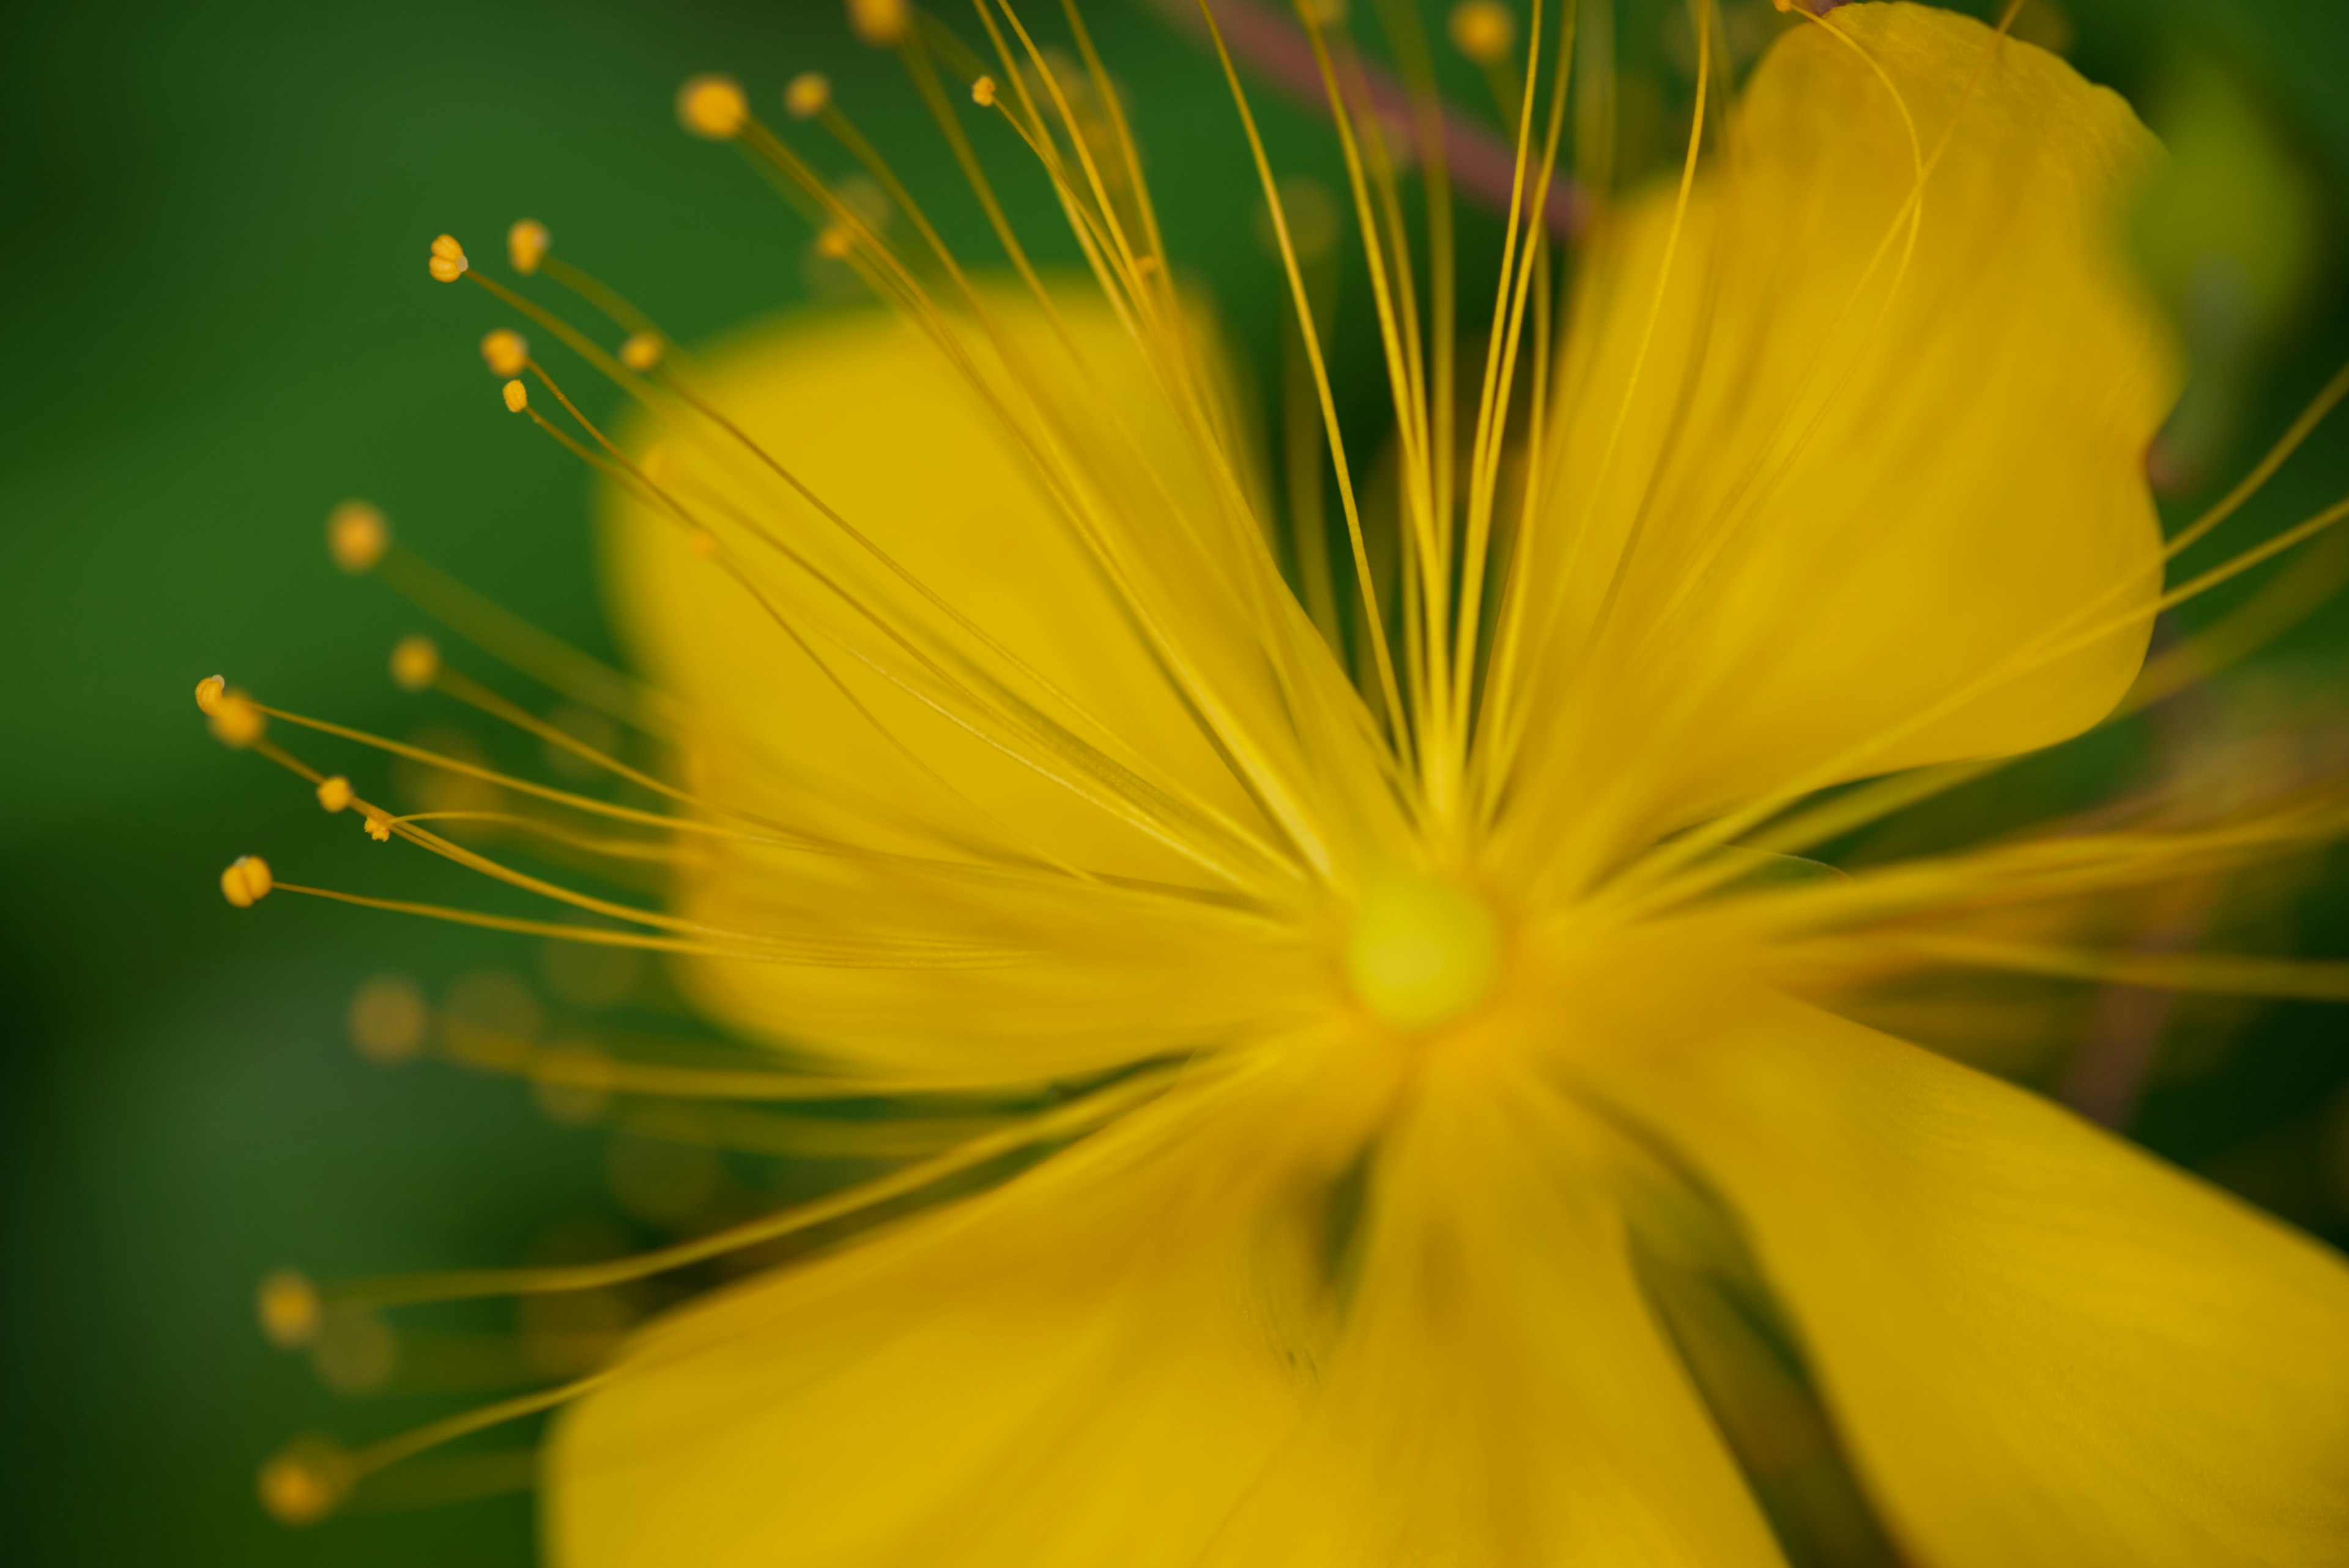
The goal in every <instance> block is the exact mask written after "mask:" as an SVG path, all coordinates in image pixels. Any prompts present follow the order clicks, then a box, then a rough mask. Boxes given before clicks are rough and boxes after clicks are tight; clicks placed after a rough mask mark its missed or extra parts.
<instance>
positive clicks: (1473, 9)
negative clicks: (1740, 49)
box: [1445, 0, 1785, 69]
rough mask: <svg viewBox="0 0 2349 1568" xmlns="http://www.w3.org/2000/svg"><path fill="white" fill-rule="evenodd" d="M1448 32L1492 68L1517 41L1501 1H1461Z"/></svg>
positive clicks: (1459, 47) (1467, 53)
mask: <svg viewBox="0 0 2349 1568" xmlns="http://www.w3.org/2000/svg"><path fill="white" fill-rule="evenodd" d="M1784 8H1785V7H1784V6H1783V5H1782V6H1781V7H1780V9H1782V10H1783V9H1784ZM1445 31H1446V32H1447V33H1448V34H1449V35H1450V36H1451V39H1452V47H1454V48H1455V49H1457V50H1459V51H1460V52H1461V54H1463V55H1464V56H1465V57H1467V58H1469V59H1470V60H1472V61H1474V62H1475V63H1476V64H1477V65H1480V66H1483V67H1486V68H1487V69H1489V68H1491V67H1495V66H1497V65H1500V64H1502V63H1504V62H1505V61H1506V60H1507V59H1508V57H1509V51H1510V49H1511V48H1512V47H1515V45H1516V41H1517V19H1516V17H1515V16H1511V15H1510V14H1509V10H1508V7H1507V6H1506V5H1501V4H1499V0H1460V4H1459V5H1454V7H1452V15H1451V16H1450V17H1449V18H1448V20H1447V21H1446V24H1445Z"/></svg>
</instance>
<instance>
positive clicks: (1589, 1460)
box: [1206, 1066, 1784, 1568]
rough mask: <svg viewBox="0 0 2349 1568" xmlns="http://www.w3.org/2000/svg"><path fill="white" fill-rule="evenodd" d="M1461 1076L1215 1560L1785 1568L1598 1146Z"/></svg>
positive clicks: (1422, 1142)
mask: <svg viewBox="0 0 2349 1568" xmlns="http://www.w3.org/2000/svg"><path fill="white" fill-rule="evenodd" d="M1461 1076H1462V1075H1458V1074H1449V1073H1446V1072H1444V1069H1443V1068H1442V1067H1440V1066H1439V1067H1437V1068H1436V1069H1435V1070H1434V1071H1433V1073H1432V1074H1431V1077H1432V1078H1433V1079H1436V1080H1439V1081H1435V1082H1428V1083H1423V1084H1422V1085H1419V1086H1418V1089H1419V1097H1418V1099H1417V1101H1416V1102H1415V1104H1414V1105H1413V1107H1412V1109H1411V1111H1410V1112H1409V1114H1408V1115H1406V1116H1403V1117H1402V1119H1401V1120H1400V1122H1399V1124H1398V1125H1397V1126H1396V1127H1395V1128H1394V1129H1393V1130H1392V1132H1391V1133H1390V1134H1389V1135H1388V1137H1386V1138H1385V1139H1384V1140H1383V1142H1382V1143H1381V1145H1380V1147H1379V1154H1378V1158H1377V1162H1376V1164H1375V1166H1374V1167H1373V1168H1371V1176H1370V1181H1369V1198H1368V1199H1367V1209H1366V1212H1365V1218H1364V1220H1363V1222H1362V1223H1363V1229H1364V1234H1363V1236H1362V1238H1361V1242H1360V1245H1361V1249H1362V1257H1361V1263H1360V1265H1359V1267H1360V1274H1359V1279H1358V1281H1357V1282H1356V1283H1355V1284H1354V1286H1353V1289H1352V1292H1351V1294H1350V1301H1349V1308H1348V1315H1347V1319H1346V1326H1345V1331H1344V1334H1343V1335H1342V1337H1341V1338H1340V1340H1339V1341H1338V1343H1337V1344H1336V1345H1335V1346H1334V1347H1333V1349H1332V1350H1331V1352H1330V1357H1329V1359H1328V1361H1327V1362H1326V1363H1325V1365H1324V1366H1322V1367H1321V1368H1320V1371H1319V1380H1318V1386H1317V1395H1316V1398H1315V1402H1314V1405H1313V1407H1312V1411H1311V1414H1310V1416H1309V1418H1308V1420H1307V1421H1306V1422H1305V1423H1304V1424H1303V1425H1302V1426H1301V1427H1300V1428H1299V1433H1298V1435H1297V1437H1296V1438H1294V1439H1293V1440H1292V1441H1291V1442H1290V1443H1288V1445H1287V1446H1286V1448H1285V1449H1283V1451H1282V1453H1281V1456H1280V1458H1279V1460H1278V1463H1277V1464H1276V1465H1275V1466H1273V1467H1272V1468H1271V1469H1270V1471H1269V1473H1268V1475H1267V1477H1266V1479H1265V1480H1264V1481H1263V1482H1262V1483H1261V1484H1260V1485H1259V1486H1258V1487H1257V1490H1255V1491H1254V1493H1252V1494H1251V1496H1250V1497H1249V1499H1248V1501H1247V1506H1246V1507H1245V1508H1244V1509H1243V1510H1241V1511H1239V1512H1238V1513H1237V1515H1236V1517H1235V1518H1234V1519H1233V1521H1232V1522H1231V1523H1230V1524H1229V1525H1228V1526H1227V1527H1226V1531H1225V1532H1224V1534H1223V1536H1222V1537H1221V1538H1220V1539H1219V1541H1218V1548H1219V1549H1218V1551H1217V1552H1215V1553H1213V1554H1211V1555H1210V1556H1208V1557H1207V1558H1206V1563H1209V1564H1214V1565H1216V1568H1240V1565H1245V1568H1288V1565H1300V1568H1301V1565H1308V1564H1310V1565H1313V1568H1323V1565H1327V1568H1357V1565H1364V1564H1387V1563H1396V1564H1400V1563H1411V1564H1414V1565H1423V1568H1488V1565H1492V1564H1500V1563H1511V1564H1515V1563H1526V1564H1542V1563H1592V1564H1600V1563H1604V1564H1615V1563H1641V1564H1647V1565H1651V1568H1683V1565H1684V1568H1780V1565H1782V1564H1783V1562H1784V1559H1783V1558H1782V1557H1781V1555H1780V1553H1779V1551H1778V1548H1777V1546H1776V1544H1775V1542H1774V1541H1773V1540H1772V1538H1771V1535H1770V1532H1769V1529H1768V1527H1767V1525H1766V1524H1765V1523H1764V1521H1763V1517H1762V1514H1761V1512H1760V1511H1759V1509H1758V1508H1757V1507H1756V1505H1755V1503H1754V1499H1753V1497H1752V1495H1751V1494H1750V1493H1749V1492H1748V1491H1747V1490H1746V1488H1745V1484H1744V1480H1743V1479H1742V1478H1741V1476H1740V1475H1739V1473H1738V1471H1737V1469H1736V1466H1735V1465H1734V1463H1733V1461H1732V1459H1731V1458H1730V1456H1729V1453H1728V1450H1727V1449H1726V1448H1725V1447H1724V1446H1723V1443H1722V1440H1721V1438H1720V1434H1719V1432H1718V1431H1717V1430H1716V1428H1715V1427H1714V1425H1713V1418H1712V1417H1711V1416H1710V1415H1709V1414H1708V1413H1707V1412H1706V1410H1705V1408H1704V1407H1703V1406H1702V1404H1701V1403H1700V1402H1699V1400H1698V1398H1697V1397H1696V1395H1695V1393H1694V1392H1693V1391H1692V1388H1691V1386H1690V1384H1689V1381H1688V1378H1687V1376H1686V1375H1685V1373H1684V1372H1683V1370H1682V1366H1681V1365H1680V1362H1679V1360H1678V1359H1677V1357H1676V1355H1675V1354H1674V1352H1673V1351H1672V1350H1671V1348H1670V1347H1669V1346H1668V1345H1667V1344H1666V1343H1665V1340H1664V1338H1663V1335H1662V1334H1661V1332H1660V1330H1659V1328H1658V1326H1657V1324H1656V1323H1655V1321H1654V1319H1653V1318H1652V1317H1651V1315H1650V1309H1649V1307H1648V1305H1647V1303H1646V1302H1645V1300H1644V1299H1643V1296H1642V1293H1641V1291H1640V1285H1639V1283H1638V1282H1637V1281H1636V1280H1635V1278H1634V1276H1633V1273H1632V1269H1631V1263H1630V1254H1629V1251H1628V1248H1627V1242H1626V1239H1625V1234H1624V1227H1623V1220H1622V1218H1621V1216H1620V1215H1619V1213H1618V1212H1617V1210H1615V1208H1614V1207H1613V1205H1612V1203H1611V1202H1610V1201H1609V1199H1608V1197H1607V1195H1606V1193H1605V1191H1604V1189H1602V1188H1601V1187H1599V1184H1598V1183H1596V1182H1594V1181H1592V1180H1591V1179H1589V1175H1590V1170H1589V1166H1588V1163H1587V1162H1588V1160H1589V1159H1591V1158H1597V1157H1598V1152H1599V1145H1601V1144H1603V1142H1604V1140H1605V1134H1604V1133H1603V1132H1601V1131H1600V1130H1599V1129H1598V1128H1596V1127H1593V1126H1591V1125H1590V1124H1589V1123H1588V1121H1587V1120H1586V1119H1584V1118H1583V1117H1581V1116H1579V1114H1578V1113H1576V1112H1575V1111H1574V1110H1573V1109H1572V1108H1571V1107H1569V1106H1566V1105H1564V1104H1562V1103H1560V1102H1559V1101H1557V1099H1556V1098H1555V1097H1553V1096H1551V1095H1550V1094H1549V1092H1547V1091H1546V1090H1544V1089H1543V1088H1541V1087H1540V1086H1538V1085H1534V1084H1532V1083H1530V1082H1527V1081H1521V1080H1517V1079H1516V1078H1514V1076H1511V1077H1507V1078H1505V1079H1504V1080H1502V1081H1498V1082H1487V1083H1465V1082H1460V1081H1458V1080H1459V1079H1460V1078H1461ZM1447 1077H1448V1078H1452V1079H1454V1082H1451V1083H1445V1082H1442V1081H1441V1080H1443V1079H1444V1078H1447Z"/></svg>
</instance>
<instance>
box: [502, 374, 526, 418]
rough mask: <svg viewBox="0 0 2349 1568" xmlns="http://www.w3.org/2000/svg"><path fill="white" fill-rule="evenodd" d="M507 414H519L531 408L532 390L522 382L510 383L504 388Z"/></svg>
mask: <svg viewBox="0 0 2349 1568" xmlns="http://www.w3.org/2000/svg"><path fill="white" fill-rule="evenodd" d="M504 392H505V399H506V412H508V413H510V414H518V413H520V412H522V411H523V410H524V409H526V408H528V407H530V389H529V388H528V387H525V386H523V384H522V383H521V382H520V381H508V382H507V383H506V384H505V387H504Z"/></svg>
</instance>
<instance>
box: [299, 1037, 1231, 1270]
mask: <svg viewBox="0 0 2349 1568" xmlns="http://www.w3.org/2000/svg"><path fill="white" fill-rule="evenodd" d="M1184 1072H1185V1068H1184V1067H1183V1066H1181V1065H1179V1064H1178V1065H1175V1066H1169V1067H1163V1068H1160V1069H1158V1070H1156V1071H1154V1072H1146V1073H1143V1074H1140V1075H1136V1076H1133V1077H1131V1078H1128V1079H1125V1080H1123V1081H1122V1082H1120V1083H1118V1084H1115V1085H1112V1086H1110V1087H1108V1088H1106V1089H1102V1090H1098V1091H1096V1092H1095V1093H1093V1094H1091V1095H1087V1096H1084V1097H1082V1098H1081V1099H1076V1100H1071V1101H1070V1102H1069V1103H1068V1104H1066V1105H1064V1106H1058V1107H1055V1108H1054V1109H1052V1110H1050V1111H1044V1112H1040V1113H1039V1114H1037V1115H1036V1116H1030V1118H1028V1119H1027V1120H1025V1121H1022V1122H1018V1123H1015V1124H1013V1125H1012V1126H1010V1127H1005V1128H1002V1129H1000V1130H999V1131H996V1132H991V1133H988V1134H985V1135H983V1136H981V1137H975V1138H972V1139H970V1140H969V1141H968V1142H967V1143H964V1144H961V1145H959V1146H957V1147H955V1148H952V1149H949V1150H947V1152H946V1153H944V1154H941V1155H939V1156H937V1157H936V1158H932V1159H926V1160H922V1161H919V1162H918V1163H916V1164H913V1165H908V1166H905V1167H904V1168H901V1169H898V1170H894V1171H891V1172H890V1173H888V1174H887V1175H885V1176H883V1177H879V1178H877V1179H874V1180H872V1181H868V1182H865V1183H863V1184H862V1185H859V1186H856V1187H851V1188H846V1189H843V1190H841V1191H839V1192H834V1193H832V1194H829V1195H827V1196H825V1197H823V1198H819V1199H815V1200H813V1201H812V1202H809V1203H803V1204H800V1205H797V1206H795V1207H792V1208H787V1209H783V1210H779V1211H777V1212H775V1213H773V1214H769V1215H766V1216H763V1217H761V1218H760V1219H757V1220H750V1222H748V1223H747V1224H742V1225H737V1226H734V1227H732V1228H730V1229H728V1230H725V1231H718V1232H716V1233H714V1234H711V1235H708V1236H698V1237H695V1238H693V1239H692V1240H690V1241H679V1242H678V1243H676V1244H674V1245H672V1246H667V1247H661V1248H657V1249H655V1250H654V1251H649V1252H642V1253H638V1254H637V1255H636V1256H634V1257H628V1258H613V1259H609V1260H606V1261H605V1262H595V1263H575V1264H571V1265H568V1266H564V1267H556V1268H538V1269H481V1270H471V1271H467V1272H461V1273H447V1274H419V1275H407V1276H401V1277H396V1278H390V1279H379V1280H362V1281H357V1282H353V1283H350V1284H345V1285H330V1286H328V1287H327V1288H326V1297H327V1299H328V1300H329V1301H330V1302H332V1303H335V1304H336V1305H361V1304H365V1305H370V1306H397V1305H416V1304H419V1303H425V1302H450V1301H472V1300H478V1299H481V1298H482V1297H487V1296H518V1295H542V1294H557V1293H564V1292H569V1291H583V1290H595V1289H598V1288H600V1287H603V1286H605V1285H616V1284H623V1283H626V1282H628V1281H631V1280H641V1279H649V1278H651V1277H652V1276H654V1275H656V1274H663V1273H667V1272H671V1271H673V1270H677V1269H681V1268H685V1267H687V1266H688V1265H689V1264H692V1263H698V1262H702V1261H704V1260H705V1259H709V1258H716V1257H722V1256H724V1255H725V1254H727V1253H729V1252H737V1251H741V1250H742V1249H744V1248H746V1247H755V1246H758V1245H760V1244H761V1243H762V1242H767V1241H775V1240H777V1239H778V1238H780V1237H783V1236H789V1235H792V1234H795V1233H797V1232H799V1231H806V1230H809V1229H812V1227H814V1226H817V1225H823V1224H828V1223H830V1222H832V1221H833V1220H843V1219H846V1218H848V1217H850V1216H852V1215H854V1214H858V1213H861V1212H863V1211H864V1210H870V1209H872V1208H874V1206H876V1205H878V1204H881V1203H885V1202H887V1201H889V1200H891V1199H897V1198H903V1197H906V1196H909V1195H911V1194H913V1193H916V1192H919V1191H921V1190H922V1189H925V1188H928V1187H931V1186H934V1185H936V1183H938V1182H940V1181H942V1180H944V1179H947V1177H950V1176H954V1175H957V1174H959V1173H961V1172H963V1171H966V1170H970V1169H972V1168H977V1167H978V1166H982V1165H985V1164H986V1163H988V1161H990V1160H994V1159H998V1158H1002V1157H1003V1156H1005V1155H1009V1154H1015V1153H1017V1152H1019V1150H1020V1149H1023V1148H1027V1147H1033V1146H1035V1145H1037V1144H1040V1143H1045V1142H1050V1141H1055V1140H1058V1139H1061V1138H1065V1137H1077V1136H1080V1135H1081V1134H1083V1133H1086V1132H1090V1131H1092V1130H1093V1129H1094V1128H1096V1127H1102V1126H1104V1125H1106V1124H1107V1123H1109V1122H1111V1121H1112V1120H1114V1119H1116V1118H1117V1117H1119V1116H1124V1115H1125V1114H1127V1113H1128V1112H1130V1111H1132V1110H1133V1109H1134V1108H1135V1107H1137V1106H1141V1105H1143V1103H1145V1102H1146V1101H1149V1100H1153V1099H1155V1098H1157V1097H1158V1096H1161V1095H1164V1093H1166V1092H1167V1090H1168V1089H1169V1088H1170V1087H1171V1086H1172V1085H1173V1084H1174V1081H1175V1080H1176V1078H1177V1077H1178V1075H1182V1074H1183V1073H1184Z"/></svg>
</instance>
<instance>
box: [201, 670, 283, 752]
mask: <svg viewBox="0 0 2349 1568" xmlns="http://www.w3.org/2000/svg"><path fill="white" fill-rule="evenodd" d="M218 680H220V677H219V676H217V675H214V676H212V677H211V678H209V679H207V680H204V681H203V682H202V684H201V685H199V686H198V687H197V688H196V706H197V707H199V708H201V709H202V710H203V711H205V712H206V713H208V714H209V715H211V722H210V723H209V724H208V725H207V728H209V729H210V730H211V731H212V738H213V739H214V740H216V741H218V742H220V743H221V744H222V745H223V746H227V747H230V748H231V749H233V750H235V751H243V749H244V748H245V747H247V746H250V745H252V744H254V742H258V741H259V740H260V739H261V737H262V734H263V733H264V732H265V731H266V730H267V729H268V728H269V719H268V715H266V714H265V713H264V712H263V711H261V708H260V706H259V705H258V704H257V703H255V702H254V701H253V699H252V698H250V697H247V696H246V695H245V694H244V693H243V692H242V691H230V690H224V689H223V688H222V687H221V686H219V685H216V684H214V682H217V681H218Z"/></svg>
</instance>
